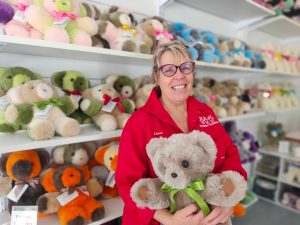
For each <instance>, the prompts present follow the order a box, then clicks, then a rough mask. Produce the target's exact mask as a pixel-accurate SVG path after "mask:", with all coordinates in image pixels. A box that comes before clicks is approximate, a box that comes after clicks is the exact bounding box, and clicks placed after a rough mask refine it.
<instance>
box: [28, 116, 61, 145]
mask: <svg viewBox="0 0 300 225" xmlns="http://www.w3.org/2000/svg"><path fill="white" fill-rule="evenodd" d="M28 128H29V136H30V137H31V138H32V139H33V140H36V141H40V140H46V139H49V138H52V137H53V136H54V134H55V128H54V126H53V124H52V123H51V122H50V121H48V120H42V119H34V120H33V121H31V123H30V124H29V127H28Z"/></svg>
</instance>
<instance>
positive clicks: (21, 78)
mask: <svg viewBox="0 0 300 225" xmlns="http://www.w3.org/2000/svg"><path fill="white" fill-rule="evenodd" d="M39 79H42V77H41V75H39V74H37V73H34V72H32V71H30V70H28V69H26V68H24V67H9V68H5V67H0V132H4V133H14V132H16V131H17V130H19V129H24V126H22V124H21V123H9V122H7V121H6V120H5V117H4V110H5V109H6V107H7V104H8V100H7V99H6V96H5V95H6V92H7V91H8V90H9V89H11V88H13V87H16V86H18V85H22V84H24V83H25V82H27V81H29V80H39Z"/></svg>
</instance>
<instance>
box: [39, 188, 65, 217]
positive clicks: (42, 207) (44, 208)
mask: <svg viewBox="0 0 300 225" xmlns="http://www.w3.org/2000/svg"><path fill="white" fill-rule="evenodd" d="M58 195H59V193H58V192H50V193H46V194H44V195H42V196H40V197H39V198H38V199H37V201H36V205H37V206H38V209H39V212H40V213H43V214H52V213H56V212H57V211H58V209H59V208H60V207H61V205H60V203H59V202H58V200H57V199H56V197H57V196H58Z"/></svg>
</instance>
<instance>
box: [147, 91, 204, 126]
mask: <svg viewBox="0 0 300 225" xmlns="http://www.w3.org/2000/svg"><path fill="white" fill-rule="evenodd" d="M203 109H204V103H201V102H199V101H198V100H197V99H195V98H194V97H192V96H189V97H188V99H187V111H188V112H187V113H188V126H189V130H190V131H191V130H193V128H194V125H195V124H196V123H197V121H198V120H199V114H200V113H201V111H203ZM141 110H143V111H145V112H147V113H149V114H153V115H155V116H156V117H157V118H159V119H160V120H162V121H164V122H167V123H170V124H172V125H173V126H175V127H177V128H178V126H177V125H176V124H175V122H174V121H173V119H172V118H171V116H170V115H169V113H168V112H167V111H166V110H165V109H164V107H163V105H162V103H161V101H160V98H159V97H158V93H157V90H156V88H153V89H152V91H151V94H150V96H149V98H148V100H147V102H146V104H145V105H144V106H143V107H142V108H141Z"/></svg>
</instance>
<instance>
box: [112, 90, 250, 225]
mask: <svg viewBox="0 0 300 225" xmlns="http://www.w3.org/2000/svg"><path fill="white" fill-rule="evenodd" d="M187 111H188V126H189V131H192V130H199V131H203V132H205V133H207V134H209V135H210V136H211V137H212V138H213V140H214V141H215V143H216V146H217V149H218V152H217V157H216V161H215V168H214V169H213V171H212V172H213V173H221V172H223V171H226V170H234V171H237V172H239V173H240V174H242V175H243V176H244V177H245V179H247V174H246V172H245V170H244V169H243V168H242V166H241V163H240V158H239V153H238V150H237V148H236V146H235V145H233V143H232V141H231V139H230V137H229V136H228V135H227V133H226V132H225V130H224V128H223V126H222V125H221V124H220V123H219V121H218V119H217V117H216V116H215V114H214V112H213V111H212V109H211V108H209V107H208V106H207V105H206V104H204V103H201V102H199V101H198V100H196V99H195V98H193V97H189V98H188V100H187ZM176 133H183V132H182V130H181V129H180V128H179V127H178V126H177V125H176V124H175V122H174V121H173V119H172V118H171V116H170V115H169V114H168V112H167V111H166V110H165V109H164V108H163V106H162V104H161V102H160V100H159V98H158V96H157V93H156V91H155V90H152V93H151V95H150V97H149V99H148V101H147V103H146V104H145V105H144V106H143V107H142V108H140V109H139V110H137V111H136V112H134V113H133V115H132V116H131V117H130V119H129V120H128V122H127V123H126V126H125V128H124V129H123V132H122V135H121V140H120V147H119V156H118V157H119V159H118V168H117V171H116V183H117V186H118V190H119V193H120V196H121V197H122V199H123V201H124V203H125V206H124V212H123V218H122V224H123V225H150V224H151V225H159V222H157V221H156V220H154V219H153V214H154V212H155V210H149V209H140V208H137V207H136V205H135V203H134V202H133V201H132V199H131V197H130V189H131V186H132V185H133V184H134V183H135V182H136V181H137V180H139V179H140V178H155V177H157V176H156V175H155V173H154V170H153V168H152V164H151V161H150V159H149V158H148V156H147V153H146V145H147V143H148V142H149V141H150V139H151V138H157V137H169V136H171V135H172V134H176Z"/></svg>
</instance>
